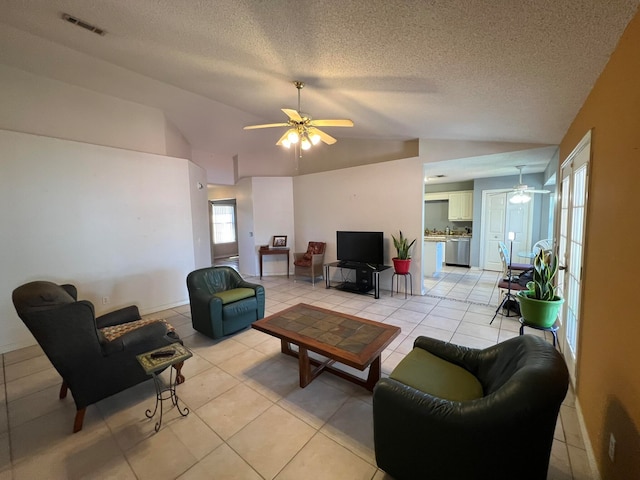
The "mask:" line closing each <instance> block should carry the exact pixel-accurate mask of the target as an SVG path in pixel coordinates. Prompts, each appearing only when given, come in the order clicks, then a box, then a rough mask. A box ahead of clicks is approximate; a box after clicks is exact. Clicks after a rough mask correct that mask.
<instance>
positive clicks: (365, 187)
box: [293, 157, 424, 294]
mask: <svg viewBox="0 0 640 480" xmlns="http://www.w3.org/2000/svg"><path fill="white" fill-rule="evenodd" d="M422 171H423V160H422V159H421V158H419V157H415V158H410V159H403V160H394V161H390V162H383V163H376V164H373V165H363V166H358V167H352V168H346V169H343V170H336V171H331V172H323V173H314V174H310V175H302V176H299V177H294V179H293V198H294V205H295V229H296V233H295V236H296V239H298V241H297V244H296V248H297V249H298V250H300V249H302V250H304V249H305V248H306V242H308V241H309V240H314V241H324V242H327V250H326V253H325V261H327V262H331V261H335V260H336V231H337V230H364V231H382V232H384V241H385V264H387V265H391V258H392V257H394V256H395V255H396V251H395V248H394V247H393V241H392V239H391V235H392V234H393V235H396V236H397V235H398V231H399V230H402V233H403V234H404V235H406V236H407V237H408V238H410V239H414V238H416V239H422V236H423V234H422V215H423V214H422V205H423V198H424V197H423V188H424V187H423V175H422ZM421 247H422V242H421V241H418V242H417V248H415V247H414V249H413V252H412V258H413V262H412V263H411V273H412V276H413V291H414V294H419V292H421V291H422V277H421V268H420V265H421V259H422V250H421ZM392 273H393V271H392V270H389V271H388V272H386V273H383V274H381V278H380V283H381V288H384V289H387V290H388V289H390V288H391V275H392Z"/></svg>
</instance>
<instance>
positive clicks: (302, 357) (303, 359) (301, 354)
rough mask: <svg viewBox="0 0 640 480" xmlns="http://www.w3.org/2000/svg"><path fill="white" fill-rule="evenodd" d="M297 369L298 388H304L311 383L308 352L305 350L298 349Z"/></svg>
mask: <svg viewBox="0 0 640 480" xmlns="http://www.w3.org/2000/svg"><path fill="white" fill-rule="evenodd" d="M298 369H299V370H300V388H304V387H306V386H307V385H309V384H310V383H311V380H313V377H312V376H311V364H310V363H309V352H308V351H307V349H306V348H302V347H299V348H298Z"/></svg>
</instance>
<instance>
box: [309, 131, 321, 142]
mask: <svg viewBox="0 0 640 480" xmlns="http://www.w3.org/2000/svg"><path fill="white" fill-rule="evenodd" d="M309 138H310V139H311V143H313V144H314V145H317V144H318V143H320V135H318V134H317V133H312V134H311V136H310V137H309Z"/></svg>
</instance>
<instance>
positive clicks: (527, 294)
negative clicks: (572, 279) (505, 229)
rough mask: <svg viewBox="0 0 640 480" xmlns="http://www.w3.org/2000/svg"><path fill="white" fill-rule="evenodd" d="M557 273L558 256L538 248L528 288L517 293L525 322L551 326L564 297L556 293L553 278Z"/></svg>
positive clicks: (545, 326) (546, 326)
mask: <svg viewBox="0 0 640 480" xmlns="http://www.w3.org/2000/svg"><path fill="white" fill-rule="evenodd" d="M557 273H558V257H557V256H556V255H554V254H552V253H551V252H550V251H547V250H542V249H541V250H539V251H538V253H537V254H536V256H535V258H534V259H533V280H532V281H530V282H528V283H527V288H528V290H521V291H520V292H518V294H517V298H518V301H519V303H520V313H521V315H522V318H524V319H525V321H526V322H527V323H531V324H534V325H538V326H540V327H544V328H548V327H551V326H553V324H554V323H555V321H556V318H557V317H558V311H559V310H560V307H561V306H562V303H563V302H564V299H563V298H561V297H559V296H558V295H557V294H556V287H555V285H554V284H553V279H554V277H555V276H556V274H557Z"/></svg>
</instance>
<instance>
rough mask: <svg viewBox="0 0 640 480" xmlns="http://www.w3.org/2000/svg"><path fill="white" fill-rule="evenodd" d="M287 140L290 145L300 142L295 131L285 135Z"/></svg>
mask: <svg viewBox="0 0 640 480" xmlns="http://www.w3.org/2000/svg"><path fill="white" fill-rule="evenodd" d="M287 139H288V140H289V142H291V143H298V140H300V137H299V136H298V132H296V131H295V130H291V131H290V132H289V135H287Z"/></svg>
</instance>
